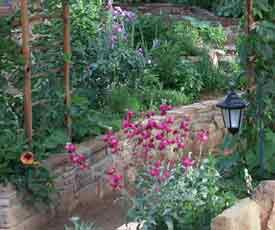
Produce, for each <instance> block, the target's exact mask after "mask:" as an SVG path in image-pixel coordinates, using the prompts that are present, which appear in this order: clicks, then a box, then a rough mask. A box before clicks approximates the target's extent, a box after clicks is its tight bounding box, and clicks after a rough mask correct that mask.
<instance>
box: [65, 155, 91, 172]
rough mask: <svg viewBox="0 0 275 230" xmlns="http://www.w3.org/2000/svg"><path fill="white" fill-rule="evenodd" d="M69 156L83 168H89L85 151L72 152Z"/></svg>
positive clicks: (75, 163)
mask: <svg viewBox="0 0 275 230" xmlns="http://www.w3.org/2000/svg"><path fill="white" fill-rule="evenodd" d="M69 157H70V161H71V162H72V164H73V165H75V166H77V167H79V168H80V169H82V170H84V169H87V168H88V163H87V157H86V156H85V155H84V154H83V153H70V156H69Z"/></svg>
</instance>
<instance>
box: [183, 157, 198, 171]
mask: <svg viewBox="0 0 275 230" xmlns="http://www.w3.org/2000/svg"><path fill="white" fill-rule="evenodd" d="M181 163H182V166H183V167H184V168H190V167H192V166H193V165H194V164H195V161H194V160H192V158H191V157H188V156H185V157H183V158H182V160H181Z"/></svg>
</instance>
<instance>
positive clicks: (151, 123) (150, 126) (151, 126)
mask: <svg viewBox="0 0 275 230" xmlns="http://www.w3.org/2000/svg"><path fill="white" fill-rule="evenodd" d="M157 127H158V123H157V122H156V121H155V120H153V119H149V120H148V122H147V124H146V129H155V128H157Z"/></svg>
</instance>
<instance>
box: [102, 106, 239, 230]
mask: <svg viewBox="0 0 275 230" xmlns="http://www.w3.org/2000/svg"><path fill="white" fill-rule="evenodd" d="M171 108H172V107H171V106H169V105H167V104H163V105H161V106H160V115H161V116H165V115H167V112H168V111H169V110H171ZM134 115H135V114H134V113H133V112H131V111H129V112H128V113H127V114H126V116H125V118H124V121H123V135H124V137H122V138H121V141H120V139H118V137H117V135H116V134H114V133H112V132H109V133H107V134H106V135H105V137H104V138H103V139H104V141H105V142H106V143H107V145H108V147H109V149H110V152H111V153H113V154H114V156H115V157H114V159H115V160H114V162H113V165H112V166H111V167H110V169H108V170H107V177H108V181H109V183H110V186H111V187H112V188H113V189H114V190H123V194H126V195H127V198H128V199H129V200H130V202H131V204H132V207H131V209H130V210H129V218H130V219H131V220H134V221H138V222H140V223H142V229H179V230H181V229H182V230H183V229H210V221H211V219H212V218H213V217H214V216H215V215H217V214H218V213H219V212H220V211H222V210H223V209H224V208H226V207H228V206H229V205H231V204H232V202H233V201H234V196H233V194H231V193H229V192H226V191H224V190H223V189H222V188H223V187H222V186H221V184H220V176H219V174H218V172H217V170H216V169H215V160H214V158H212V157H209V158H208V159H206V160H203V161H202V160H201V157H202V151H203V145H204V144H205V143H207V141H208V132H207V131H206V130H201V131H199V132H196V133H192V132H191V131H190V125H191V123H190V120H189V119H188V118H185V117H183V119H182V120H181V121H179V122H176V121H175V119H174V117H173V116H169V115H167V116H166V117H162V119H157V118H156V117H154V116H153V115H154V114H153V113H148V114H145V115H144V119H141V120H140V119H139V120H138V121H136V122H135V121H134V120H133V118H134ZM191 133H192V134H191ZM194 134H195V135H194ZM190 135H194V136H195V139H194V140H193V141H194V142H196V144H198V145H199V146H200V151H199V155H198V160H197V162H195V161H194V160H192V158H191V154H190V153H189V154H188V155H186V154H185V153H184V151H185V147H186V145H187V143H188V142H189V141H190V139H189V137H190ZM124 151H126V152H127V154H125V153H126V152H124ZM129 153H130V156H129ZM195 165H196V166H195ZM125 168H127V169H129V170H130V172H129V173H131V172H136V175H134V176H129V178H128V176H127V175H129V174H127V173H125V174H122V173H121V170H125ZM134 174H135V173H134ZM123 175H125V177H126V178H124V177H123ZM130 175H131V174H130ZM123 183H130V187H131V186H133V187H134V188H133V189H130V191H133V192H131V195H130V194H129V193H128V192H127V190H126V191H125V189H124V188H128V186H129V185H128V184H127V185H125V184H123Z"/></svg>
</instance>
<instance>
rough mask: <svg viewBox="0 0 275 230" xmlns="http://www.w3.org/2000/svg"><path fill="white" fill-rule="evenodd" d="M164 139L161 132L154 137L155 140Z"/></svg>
mask: <svg viewBox="0 0 275 230" xmlns="http://www.w3.org/2000/svg"><path fill="white" fill-rule="evenodd" d="M163 138H164V133H163V132H159V133H158V134H157V135H156V139H157V140H159V141H160V140H162V139H163Z"/></svg>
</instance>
